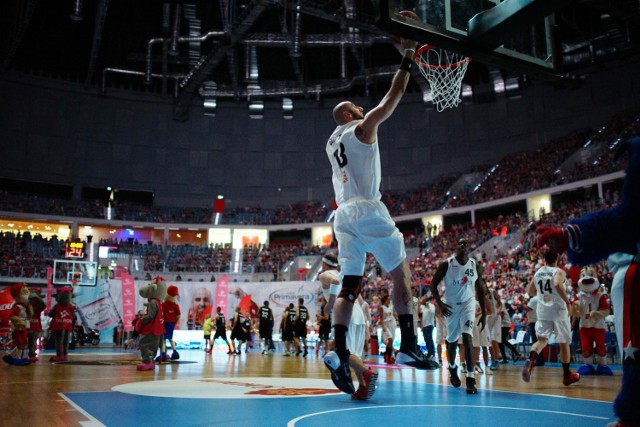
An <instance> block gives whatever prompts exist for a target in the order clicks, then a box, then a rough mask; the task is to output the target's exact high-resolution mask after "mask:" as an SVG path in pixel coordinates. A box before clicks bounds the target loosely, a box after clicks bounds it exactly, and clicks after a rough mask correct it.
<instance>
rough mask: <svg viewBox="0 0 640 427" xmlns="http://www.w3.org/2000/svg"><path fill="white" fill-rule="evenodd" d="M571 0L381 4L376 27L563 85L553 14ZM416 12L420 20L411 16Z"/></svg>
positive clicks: (394, 0) (389, 0)
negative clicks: (409, 14) (407, 12)
mask: <svg viewBox="0 0 640 427" xmlns="http://www.w3.org/2000/svg"><path fill="white" fill-rule="evenodd" d="M567 3H568V1H567V0H504V1H501V0H491V1H489V0H379V9H378V11H377V12H378V16H377V20H376V25H377V26H378V27H379V28H381V29H382V30H384V31H386V32H388V33H390V34H394V35H398V36H401V37H407V38H412V39H414V40H416V41H418V43H419V45H423V44H430V45H433V46H436V47H438V48H441V49H446V50H449V51H453V52H457V53H460V54H463V55H465V56H468V57H470V58H472V59H473V60H474V61H479V62H482V63H484V64H487V65H493V66H495V67H497V68H501V69H504V70H510V71H514V72H518V73H523V74H527V75H530V76H531V77H532V78H537V79H543V80H548V81H559V80H562V79H564V78H565V76H563V75H562V73H561V72H560V64H559V61H558V55H557V52H556V46H555V40H554V34H553V15H552V13H553V11H554V10H557V9H558V8H560V7H562V6H564V5H566V4H567ZM402 10H412V11H414V12H415V13H416V14H417V15H418V16H419V17H420V21H416V20H413V19H409V18H405V17H404V16H401V15H400V14H399V12H400V11H402Z"/></svg>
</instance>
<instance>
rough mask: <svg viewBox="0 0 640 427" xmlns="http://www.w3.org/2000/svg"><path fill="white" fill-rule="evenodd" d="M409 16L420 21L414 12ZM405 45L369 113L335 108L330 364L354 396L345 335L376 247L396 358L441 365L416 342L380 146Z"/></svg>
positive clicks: (397, 96) (404, 73)
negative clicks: (395, 335) (389, 296)
mask: <svg viewBox="0 0 640 427" xmlns="http://www.w3.org/2000/svg"><path fill="white" fill-rule="evenodd" d="M401 13H402V15H403V16H406V17H409V18H414V19H417V18H418V16H417V15H416V14H415V13H413V12H407V11H405V12H401ZM400 42H401V45H402V47H403V48H404V49H405V52H404V58H403V59H402V62H401V64H400V69H399V70H398V71H397V72H396V74H395V76H394V77H393V81H392V82H391V87H390V88H389V91H388V92H387V94H386V95H385V96H384V98H383V99H382V101H380V103H379V104H378V105H377V106H376V107H375V108H373V109H372V110H371V111H369V112H368V113H367V114H366V115H365V114H364V111H363V109H362V107H359V106H357V105H355V104H354V103H353V102H350V101H344V102H341V103H339V104H338V105H337V106H336V107H335V108H334V109H333V118H334V120H335V121H336V123H337V125H338V127H337V128H336V129H335V131H334V132H333V134H332V135H331V137H330V138H329V141H328V142H327V145H326V152H327V156H328V157H329V161H330V163H331V168H332V170H333V188H334V191H335V197H336V203H337V204H338V209H337V210H336V215H335V221H334V231H335V235H336V239H337V240H338V251H339V257H340V259H339V261H340V265H341V267H342V272H343V280H342V289H341V291H340V294H339V295H338V299H337V301H336V304H335V307H334V310H333V318H334V335H335V351H331V352H329V353H328V354H327V355H326V356H325V358H324V362H325V365H326V366H327V367H328V368H329V370H330V371H331V379H332V380H333V382H334V384H335V385H336V387H338V388H339V389H340V390H342V391H343V392H345V393H349V394H353V393H354V392H355V388H354V386H353V381H352V380H351V372H350V370H349V351H348V350H347V344H346V337H347V329H348V325H349V321H350V319H351V313H352V311H353V304H354V303H355V302H356V299H357V297H358V293H359V292H360V284H361V282H362V275H363V274H364V263H365V255H366V252H371V253H372V254H373V255H374V256H375V257H376V259H377V260H378V262H379V263H380V264H381V265H382V267H383V268H384V269H385V270H386V271H388V272H389V274H390V275H391V277H392V279H393V288H394V291H393V299H394V301H393V305H394V307H395V309H396V311H397V312H398V315H399V320H400V333H401V336H402V341H401V344H400V353H398V358H397V360H396V361H397V362H398V363H404V364H407V365H410V366H414V367H416V368H418V369H436V368H437V365H436V364H435V363H434V362H431V361H430V360H427V359H426V357H425V356H424V354H422V352H420V351H419V350H418V348H417V344H416V339H415V330H414V329H413V315H412V305H411V298H412V293H411V282H410V279H411V274H410V272H409V265H408V264H407V261H406V254H405V248H404V239H403V237H402V233H400V231H399V230H398V229H397V228H396V226H395V223H394V222H393V219H391V216H390V215H389V211H388V210H387V207H386V206H385V205H384V204H383V203H382V201H381V200H380V199H381V194H380V179H381V171H380V151H379V147H378V126H379V125H380V124H381V123H382V122H384V121H385V120H386V119H388V118H389V117H390V116H391V114H392V113H393V112H394V110H395V109H396V107H397V106H398V104H399V103H400V100H401V99H402V95H403V94H404V92H405V89H406V87H407V83H408V81H409V77H410V70H411V65H412V62H413V61H412V58H413V56H414V54H415V49H416V46H417V43H416V42H415V41H413V40H408V39H401V40H400Z"/></svg>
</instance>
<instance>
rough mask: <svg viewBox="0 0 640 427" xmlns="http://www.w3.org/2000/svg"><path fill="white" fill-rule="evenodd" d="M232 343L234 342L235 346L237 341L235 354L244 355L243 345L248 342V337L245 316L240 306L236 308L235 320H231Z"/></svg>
mask: <svg viewBox="0 0 640 427" xmlns="http://www.w3.org/2000/svg"><path fill="white" fill-rule="evenodd" d="M231 341H233V342H234V344H235V343H236V341H237V344H236V352H235V354H240V353H242V344H243V343H245V342H246V341H247V337H246V334H245V332H244V316H243V315H242V313H241V312H240V306H238V307H236V312H235V313H234V314H233V320H231ZM245 351H246V349H245Z"/></svg>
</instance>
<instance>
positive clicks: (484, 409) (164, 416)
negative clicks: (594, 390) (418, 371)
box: [63, 377, 613, 427]
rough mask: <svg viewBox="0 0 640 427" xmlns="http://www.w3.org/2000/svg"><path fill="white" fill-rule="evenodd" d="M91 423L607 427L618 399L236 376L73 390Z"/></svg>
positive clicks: (68, 395)
mask: <svg viewBox="0 0 640 427" xmlns="http://www.w3.org/2000/svg"><path fill="white" fill-rule="evenodd" d="M63 397H64V398H65V399H66V400H68V401H69V402H70V403H71V404H72V405H74V406H75V407H76V408H77V409H78V410H80V411H81V412H82V413H83V414H85V415H86V416H87V417H89V418H91V419H92V422H90V423H85V425H91V426H99V425H106V426H152V425H155V426H158V425H169V426H171V425H174V426H197V425H215V426H227V425H228V426H238V427H239V426H247V427H249V426H251V427H254V426H257V425H268V426H291V427H293V426H299V427H308V426H319V427H320V426H321V427H327V426H329V427H331V426H338V425H339V426H343V425H346V426H379V425H395V426H409V425H425V424H428V423H430V422H432V421H433V422H437V425H442V426H456V427H458V426H459V427H463V426H480V425H487V426H489V425H490V426H492V427H500V426H505V427H507V426H509V427H513V426H523V425H536V426H561V425H566V426H569V425H579V426H580V427H589V426H594V427H595V426H598V427H602V426H604V425H605V424H606V423H607V422H608V421H611V420H613V412H612V404H611V403H610V402H599V401H592V400H581V399H571V398H561V397H555V396H544V395H536V394H527V393H514V392H502V391H492V390H480V392H479V394H478V395H475V396H467V395H466V393H465V390H464V387H462V388H459V389H455V388H453V387H451V386H442V385H433V384H420V383H411V382H400V381H385V382H380V383H379V387H378V390H377V392H376V394H375V395H374V396H373V398H372V400H370V401H368V402H356V401H353V400H351V398H350V396H348V395H346V394H341V393H336V391H335V389H334V388H333V387H332V384H331V381H329V380H314V379H303V378H279V379H273V378H238V377H236V378H229V379H201V380H197V379H195V380H165V381H147V382H140V383H131V384H124V385H122V386H117V387H115V388H114V391H111V392H93V393H65V394H64V395H63Z"/></svg>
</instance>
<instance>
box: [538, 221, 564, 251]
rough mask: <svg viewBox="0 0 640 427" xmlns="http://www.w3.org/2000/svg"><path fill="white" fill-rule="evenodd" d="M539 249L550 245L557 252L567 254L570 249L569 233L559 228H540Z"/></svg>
mask: <svg viewBox="0 0 640 427" xmlns="http://www.w3.org/2000/svg"><path fill="white" fill-rule="evenodd" d="M538 233H540V237H539V238H538V248H540V247H542V246H544V245H548V246H549V247H550V248H551V249H552V250H554V251H555V252H558V253H561V252H565V251H566V250H567V249H568V248H569V233H568V232H567V230H566V229H564V228H559V227H546V226H540V227H538Z"/></svg>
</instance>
